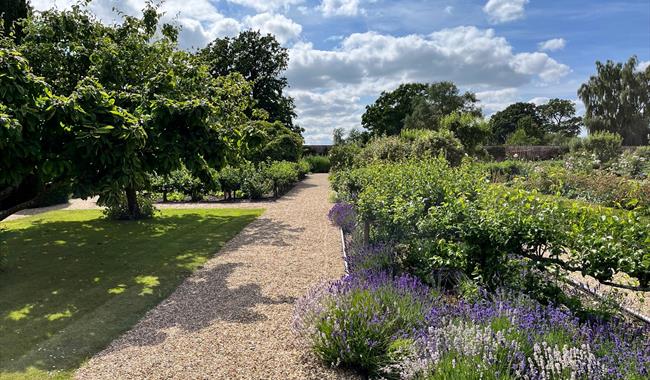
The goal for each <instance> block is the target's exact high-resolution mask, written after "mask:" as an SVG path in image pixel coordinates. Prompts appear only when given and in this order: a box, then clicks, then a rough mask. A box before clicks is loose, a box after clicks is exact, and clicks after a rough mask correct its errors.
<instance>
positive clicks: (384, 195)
mask: <svg viewBox="0 0 650 380" xmlns="http://www.w3.org/2000/svg"><path fill="white" fill-rule="evenodd" d="M333 187H334V189H335V190H336V191H337V192H339V194H342V196H341V197H342V198H345V200H347V201H350V202H353V203H354V204H355V206H356V208H357V211H358V213H359V215H360V216H361V218H362V219H364V220H368V221H371V222H372V224H373V230H372V231H373V236H374V238H376V239H377V240H379V241H394V242H398V243H399V246H400V247H401V252H402V256H403V257H404V261H403V264H404V265H405V267H406V268H408V270H409V271H411V272H412V273H416V274H418V275H420V276H421V277H422V278H423V279H425V280H427V281H430V282H431V281H433V279H431V278H429V276H430V275H431V274H432V273H434V270H435V269H437V268H441V267H442V268H452V269H455V270H460V271H462V272H464V273H465V274H466V275H467V276H469V277H471V278H475V279H480V280H481V282H483V283H486V284H492V285H498V284H499V283H500V282H503V281H507V278H508V273H512V271H513V269H514V268H512V266H511V264H512V262H511V261H510V259H509V257H510V256H509V255H513V254H514V255H518V256H521V257H525V258H527V259H528V260H532V261H533V262H535V263H538V264H540V265H551V264H553V265H560V266H562V267H563V268H565V269H570V270H572V271H575V270H579V271H581V272H582V273H583V274H585V275H590V276H593V277H594V278H596V279H598V280H599V281H601V282H608V281H612V276H613V275H614V274H615V273H619V272H623V273H627V274H628V275H629V276H631V277H634V278H636V279H637V280H638V281H639V284H640V286H642V287H645V286H648V283H649V282H650V256H648V252H650V246H649V245H648V244H650V225H648V223H647V222H644V221H642V219H640V217H639V216H637V215H636V214H635V213H631V212H622V211H619V210H613V209H609V208H604V207H594V206H592V205H585V204H583V203H579V202H571V201H568V200H565V199H562V198H556V197H551V196H546V195H540V194H539V193H537V192H536V191H527V190H524V189H509V188H506V187H503V186H500V185H492V184H490V183H489V181H486V178H485V176H484V175H483V174H482V173H481V171H480V170H478V168H477V167H476V166H473V165H464V166H461V167H459V168H450V167H448V164H447V163H446V162H445V161H444V160H440V159H438V160H433V161H417V162H407V163H398V164H392V163H377V164H373V165H369V166H367V167H363V168H359V169H355V170H352V171H347V172H342V173H338V174H337V175H336V176H334V177H333ZM545 255H548V256H545Z"/></svg>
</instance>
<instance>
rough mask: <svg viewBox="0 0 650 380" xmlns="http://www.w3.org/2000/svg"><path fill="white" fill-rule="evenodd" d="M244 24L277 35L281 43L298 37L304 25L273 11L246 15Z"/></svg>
mask: <svg viewBox="0 0 650 380" xmlns="http://www.w3.org/2000/svg"><path fill="white" fill-rule="evenodd" d="M244 24H245V25H246V26H247V27H249V28H252V29H256V30H257V29H259V30H260V31H261V32H262V33H271V34H273V35H275V37H276V38H277V39H278V41H279V42H280V43H283V44H284V43H287V42H289V41H292V40H295V39H297V38H298V36H299V35H300V33H301V32H302V26H301V25H300V24H297V23H295V22H294V21H293V20H291V19H289V18H287V17H285V16H283V15H280V14H272V13H260V14H257V15H255V16H246V17H245V18H244Z"/></svg>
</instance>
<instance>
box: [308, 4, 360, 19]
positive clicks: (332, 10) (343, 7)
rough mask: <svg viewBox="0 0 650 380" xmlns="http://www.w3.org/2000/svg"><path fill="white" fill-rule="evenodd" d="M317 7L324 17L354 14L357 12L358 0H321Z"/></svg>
mask: <svg viewBox="0 0 650 380" xmlns="http://www.w3.org/2000/svg"><path fill="white" fill-rule="evenodd" d="M318 9H319V10H320V11H321V12H322V13H323V15H324V16H325V17H331V16H356V15H357V14H359V0H323V1H322V2H321V4H320V5H319V6H318Z"/></svg>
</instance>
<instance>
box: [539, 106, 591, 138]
mask: <svg viewBox="0 0 650 380" xmlns="http://www.w3.org/2000/svg"><path fill="white" fill-rule="evenodd" d="M537 110H538V111H539V113H540V114H541V116H542V117H543V118H544V123H545V125H546V129H547V130H548V131H549V132H552V133H560V134H562V135H564V136H567V137H573V136H577V135H578V134H579V133H580V127H581V126H582V118H581V117H578V116H576V106H575V104H574V103H573V102H572V101H570V100H566V99H558V98H554V99H551V100H549V101H548V102H547V103H546V104H543V105H541V106H538V107H537Z"/></svg>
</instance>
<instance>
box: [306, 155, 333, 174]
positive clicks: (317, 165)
mask: <svg viewBox="0 0 650 380" xmlns="http://www.w3.org/2000/svg"><path fill="white" fill-rule="evenodd" d="M305 160H307V162H308V163H309V171H310V172H312V173H328V172H329V171H330V167H331V163H330V159H329V157H328V156H320V155H310V156H306V157H305Z"/></svg>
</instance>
